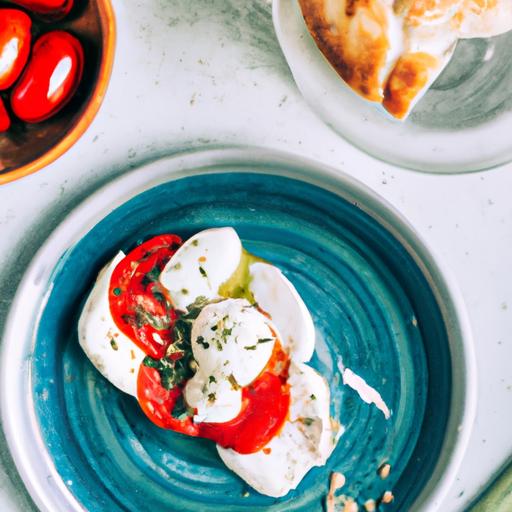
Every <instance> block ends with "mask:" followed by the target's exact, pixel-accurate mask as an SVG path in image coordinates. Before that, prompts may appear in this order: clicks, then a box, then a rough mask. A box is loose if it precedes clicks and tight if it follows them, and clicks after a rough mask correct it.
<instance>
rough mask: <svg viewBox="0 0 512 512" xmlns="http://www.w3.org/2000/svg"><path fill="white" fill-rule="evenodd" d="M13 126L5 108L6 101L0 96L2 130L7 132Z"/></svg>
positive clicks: (0, 129)
mask: <svg viewBox="0 0 512 512" xmlns="http://www.w3.org/2000/svg"><path fill="white" fill-rule="evenodd" d="M10 126H11V118H10V117H9V114H8V113H7V110H6V109H5V105H4V102H3V100H2V98H0V132H6V131H7V130H8V129H9V127H10Z"/></svg>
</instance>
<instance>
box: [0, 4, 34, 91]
mask: <svg viewBox="0 0 512 512" xmlns="http://www.w3.org/2000/svg"><path fill="white" fill-rule="evenodd" d="M31 25H32V22H31V21H30V18H29V17H28V16H27V15H26V14H25V13H24V12H23V11H19V10H17V9H0V90H3V89H8V88H9V87H11V85H12V84H13V83H14V82H15V81H16V79H17V78H18V77H19V76H20V74H21V72H22V71H23V68H24V67H25V64H26V63H27V59H28V55H29V53H30V40H31V35H30V27H31Z"/></svg>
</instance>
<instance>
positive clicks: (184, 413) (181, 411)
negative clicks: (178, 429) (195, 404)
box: [171, 395, 194, 420]
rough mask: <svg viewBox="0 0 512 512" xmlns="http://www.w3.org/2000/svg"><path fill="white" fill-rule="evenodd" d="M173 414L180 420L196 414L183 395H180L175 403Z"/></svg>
mask: <svg viewBox="0 0 512 512" xmlns="http://www.w3.org/2000/svg"><path fill="white" fill-rule="evenodd" d="M171 415H172V416H173V417H174V418H176V419H178V420H184V419H186V418H188V417H191V416H194V409H191V408H190V407H188V406H187V404H186V402H185V400H184V399H183V395H180V396H179V397H178V399H177V400H176V403H175V404H174V407H173V409H172V411H171Z"/></svg>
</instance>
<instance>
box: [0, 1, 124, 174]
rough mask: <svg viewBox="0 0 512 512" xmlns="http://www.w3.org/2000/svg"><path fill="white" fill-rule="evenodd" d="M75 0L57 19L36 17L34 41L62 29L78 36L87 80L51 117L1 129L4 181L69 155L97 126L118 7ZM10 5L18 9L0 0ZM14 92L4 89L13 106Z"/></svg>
mask: <svg viewBox="0 0 512 512" xmlns="http://www.w3.org/2000/svg"><path fill="white" fill-rule="evenodd" d="M75 3H76V5H75V6H74V8H73V10H72V11H71V13H70V14H69V15H68V16H67V17H66V18H65V19H64V20H62V21H59V22H57V23H44V22H37V18H36V17H33V20H34V29H33V40H35V39H36V38H37V37H38V36H39V35H40V34H42V33H43V32H48V31H50V30H53V29H56V28H61V29H63V30H68V31H70V32H71V33H73V34H74V35H76V36H77V37H78V38H79V39H80V42H81V43H82V45H83V48H84V54H85V63H84V74H83V77H82V81H81V83H80V85H79V87H78V90H77V92H76V93H75V95H74V96H73V98H72V99H71V101H70V102H69V103H68V104H67V105H66V106H65V107H64V108H63V109H62V110H61V111H60V112H59V113H57V114H56V115H55V116H53V117H52V118H50V119H48V120H47V121H44V122H41V123H36V124H28V123H24V122H22V121H19V120H17V119H15V118H14V116H12V126H11V128H10V129H9V131H7V132H5V133H0V184H3V183H7V182H9V181H13V180H16V179H18V178H21V177H23V176H26V175H27V174H31V173H33V172H36V171H38V170H39V169H42V168H43V167H44V166H46V165H48V164H50V163H51V162H53V161H54V160H55V159H57V158H58V157H59V156H61V155H62V154H63V153H65V152H66V151H67V150H68V149H69V148H70V147H71V146H72V145H73V144H74V143H75V142H76V141H77V140H78V139H79V138H80V136H81V135H82V134H83V133H84V132H85V130H86V129H87V128H88V126H89V125H90V124H91V122H92V120H93V119H94V116H95V115H96V112H97V111H98V109H99V107H100V105H101V102H102V101H103V98H104V96H105V93H106V90H107V85H108V82H109V79H110V73H111V70H112V63H113V60H114V48H115V33H116V31H115V18H114V11H113V9H112V5H111V3H110V0H79V1H76V2H75ZM7 6H9V7H15V6H14V5H13V4H8V3H4V2H1V1H0V8H2V7H7ZM36 27H39V29H38V28H36ZM9 94H10V91H3V92H2V93H1V96H2V97H3V98H4V100H5V103H6V106H7V107H8V103H9V101H8V98H9ZM8 108H9V107H8Z"/></svg>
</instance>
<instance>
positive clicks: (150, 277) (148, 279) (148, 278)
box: [141, 265, 161, 286]
mask: <svg viewBox="0 0 512 512" xmlns="http://www.w3.org/2000/svg"><path fill="white" fill-rule="evenodd" d="M160 272H161V271H160V268H159V267H158V265H155V266H154V267H153V268H152V269H151V270H150V271H149V272H148V273H147V274H146V275H145V276H144V277H143V278H142V281H141V284H142V285H143V286H148V285H149V284H151V283H157V282H158V278H159V277H160Z"/></svg>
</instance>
